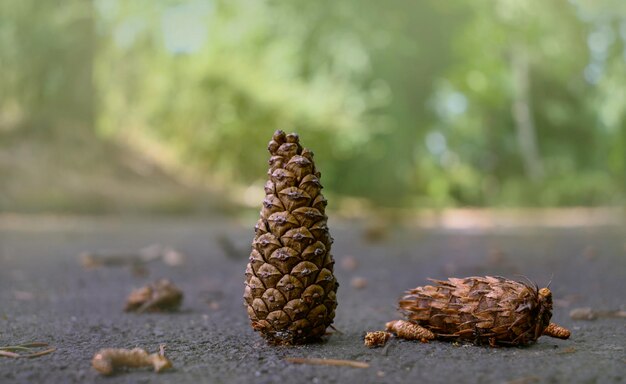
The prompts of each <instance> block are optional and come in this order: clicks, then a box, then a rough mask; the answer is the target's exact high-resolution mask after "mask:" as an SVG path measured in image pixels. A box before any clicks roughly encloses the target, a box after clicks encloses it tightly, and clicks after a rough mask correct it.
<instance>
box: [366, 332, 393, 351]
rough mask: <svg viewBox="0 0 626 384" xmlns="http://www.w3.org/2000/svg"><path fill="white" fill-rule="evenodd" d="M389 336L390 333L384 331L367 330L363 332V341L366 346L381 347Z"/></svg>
mask: <svg viewBox="0 0 626 384" xmlns="http://www.w3.org/2000/svg"><path fill="white" fill-rule="evenodd" d="M390 337H391V333H389V332H385V331H374V332H367V334H365V339H364V343H365V346H366V347H368V348H376V347H382V346H384V345H385V344H386V343H387V340H389V338H390Z"/></svg>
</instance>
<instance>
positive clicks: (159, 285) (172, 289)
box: [124, 279, 183, 313]
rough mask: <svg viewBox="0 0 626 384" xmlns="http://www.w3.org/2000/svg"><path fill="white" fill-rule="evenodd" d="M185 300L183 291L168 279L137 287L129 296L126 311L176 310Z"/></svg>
mask: <svg viewBox="0 0 626 384" xmlns="http://www.w3.org/2000/svg"><path fill="white" fill-rule="evenodd" d="M182 301H183V291H181V290H180V289H179V288H178V287H177V286H175V285H174V284H173V283H172V282H170V281H169V280H167V279H161V280H157V281H156V282H154V283H152V284H150V285H146V286H145V287H141V288H139V289H135V290H134V291H133V292H131V294H130V295H129V296H128V299H127V300H126V306H125V307H124V310H125V311H126V312H138V313H142V312H160V311H175V310H177V309H178V307H180V304H181V302H182Z"/></svg>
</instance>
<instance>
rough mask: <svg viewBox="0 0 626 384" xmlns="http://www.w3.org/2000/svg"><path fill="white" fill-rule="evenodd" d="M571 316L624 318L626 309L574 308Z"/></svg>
mask: <svg viewBox="0 0 626 384" xmlns="http://www.w3.org/2000/svg"><path fill="white" fill-rule="evenodd" d="M569 316H570V317H571V318H572V319H573V320H595V319H598V318H622V319H626V311H623V310H620V309H614V310H608V311H602V310H594V309H592V308H590V307H582V308H574V309H572V310H571V311H570V313H569Z"/></svg>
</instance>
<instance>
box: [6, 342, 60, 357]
mask: <svg viewBox="0 0 626 384" xmlns="http://www.w3.org/2000/svg"><path fill="white" fill-rule="evenodd" d="M39 348H45V349H43V350H37V349H39ZM54 351H56V348H55V347H51V346H50V345H49V344H48V343H26V344H18V345H8V346H4V347H2V346H0V356H3V357H12V358H15V359H17V358H20V357H26V358H33V357H39V356H44V355H47V354H50V353H52V352H54Z"/></svg>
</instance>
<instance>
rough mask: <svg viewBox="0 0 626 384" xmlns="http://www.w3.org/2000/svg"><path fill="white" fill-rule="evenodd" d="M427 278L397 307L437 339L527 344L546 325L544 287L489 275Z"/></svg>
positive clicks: (548, 296) (548, 308)
mask: <svg viewBox="0 0 626 384" xmlns="http://www.w3.org/2000/svg"><path fill="white" fill-rule="evenodd" d="M431 281H432V282H433V283H434V285H427V286H424V287H417V288H415V289H412V290H410V291H408V292H407V293H406V295H405V296H404V297H403V298H402V299H401V300H400V309H401V311H402V312H403V313H404V315H405V316H406V318H407V319H408V320H409V321H411V322H413V323H415V324H418V325H420V326H422V327H424V328H426V329H428V330H430V331H431V332H432V333H433V334H434V335H435V336H436V337H437V338H439V339H443V340H467V341H471V342H474V343H475V344H489V345H492V346H493V345H526V344H530V343H533V342H535V341H536V340H537V338H539V337H540V336H541V335H542V334H545V333H544V329H546V327H548V324H550V318H551V317H552V293H551V292H550V290H549V289H548V288H542V289H538V287H537V286H536V285H530V284H527V283H521V282H517V281H513V280H508V279H505V278H503V277H492V276H485V277H467V278H449V279H448V280H445V281H441V280H431Z"/></svg>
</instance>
